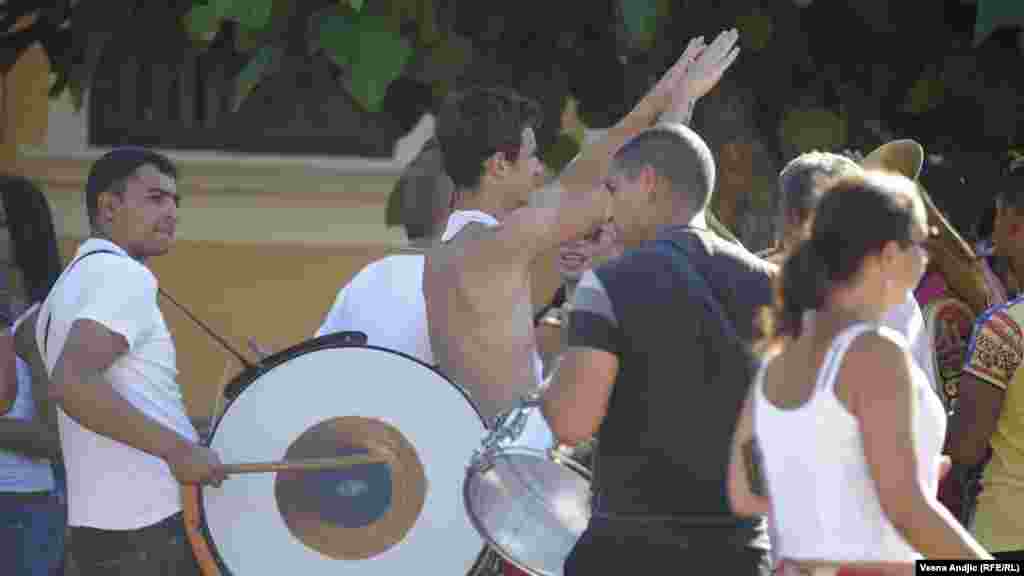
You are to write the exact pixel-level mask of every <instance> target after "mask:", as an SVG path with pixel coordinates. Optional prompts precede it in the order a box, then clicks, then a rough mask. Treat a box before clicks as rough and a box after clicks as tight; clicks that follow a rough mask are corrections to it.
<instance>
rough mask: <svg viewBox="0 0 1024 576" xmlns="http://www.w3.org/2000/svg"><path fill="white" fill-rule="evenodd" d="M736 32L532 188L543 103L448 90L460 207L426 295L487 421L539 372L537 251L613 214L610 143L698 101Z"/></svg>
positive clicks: (437, 332) (689, 59)
mask: <svg viewBox="0 0 1024 576" xmlns="http://www.w3.org/2000/svg"><path fill="white" fill-rule="evenodd" d="M737 39H738V33H737V32H736V31H734V30H730V31H726V32H723V33H722V34H720V35H719V36H718V38H717V39H716V40H715V41H714V42H713V43H712V44H711V45H710V46H705V45H704V44H703V40H702V38H697V39H694V40H692V41H691V42H690V43H689V45H688V46H687V49H686V50H685V51H684V53H683V55H682V56H681V57H680V59H679V60H678V61H677V62H676V64H675V65H673V66H672V68H670V69H669V70H668V72H666V73H665V75H664V76H663V77H662V78H661V79H660V80H659V81H658V82H657V84H655V86H654V87H653V88H652V89H651V90H650V92H648V93H647V95H645V96H644V97H643V98H642V99H641V100H640V102H638V103H637V104H636V106H635V107H634V108H633V109H632V111H630V112H629V114H627V115H626V116H625V117H624V118H623V119H622V120H620V121H619V122H618V123H617V124H616V125H615V126H613V127H611V128H610V129H608V131H607V132H606V133H605V134H604V136H603V137H602V138H601V140H599V141H598V142H596V143H594V144H593V145H591V146H588V147H587V148H585V149H584V150H583V152H582V153H581V155H580V156H579V157H578V158H576V160H574V161H573V162H572V163H571V164H570V165H569V166H568V168H566V170H565V171H564V172H563V173H562V174H561V176H560V177H559V178H558V179H557V180H556V181H555V182H553V183H551V184H550V185H548V186H547V187H545V188H544V189H543V190H541V191H540V192H539V193H537V194H535V195H534V196H533V198H532V199H531V193H532V192H533V190H532V189H533V188H534V187H535V185H536V183H537V182H538V180H539V179H540V178H541V177H542V176H543V171H542V170H541V168H540V163H539V161H538V160H537V158H536V141H535V138H534V134H533V125H534V124H535V122H536V120H537V118H538V114H537V113H536V112H535V111H536V108H537V107H536V105H534V104H532V103H530V102H529V101H527V100H525V99H523V98H521V97H519V96H517V95H515V94H510V93H507V92H502V91H496V90H483V89H474V90H470V91H468V92H466V93H462V94H455V95H453V96H452V97H450V98H449V99H448V100H447V101H446V103H445V106H444V107H443V108H442V111H441V114H440V118H439V120H438V128H437V133H438V140H439V141H440V143H441V150H442V153H443V155H444V161H445V171H446V172H448V175H449V176H450V177H451V178H452V180H453V182H454V183H455V187H456V204H455V207H456V211H455V213H453V215H452V217H451V218H450V219H449V226H448V229H447V230H446V231H445V234H444V235H443V236H442V242H441V244H439V245H438V246H436V247H434V248H432V249H430V250H429V251H428V253H427V263H426V268H425V270H424V278H423V287H424V295H425V297H426V303H427V317H428V324H429V326H430V337H431V344H432V347H433V350H434V353H435V356H436V359H437V361H438V362H439V364H440V366H441V370H442V371H443V372H444V373H445V374H447V375H448V377H449V378H452V379H453V380H454V381H455V382H456V383H457V384H459V385H461V386H463V387H465V388H466V389H468V390H469V392H470V394H472V396H473V398H474V400H475V401H476V403H477V406H478V407H479V409H480V411H481V413H482V414H483V415H484V417H485V418H487V419H488V420H489V421H493V419H494V418H495V417H496V416H497V415H499V414H501V413H502V412H504V411H507V410H508V409H510V408H513V407H514V406H515V405H516V403H517V402H519V400H520V399H521V398H523V397H524V396H526V395H527V394H529V393H531V392H533V391H535V390H536V389H537V387H538V385H539V384H540V377H539V373H540V366H539V363H540V361H539V356H538V355H537V345H536V337H535V334H534V329H533V323H532V314H531V307H532V299H531V291H530V278H529V266H530V263H531V262H532V261H533V260H534V259H535V258H536V257H537V256H538V255H539V254H541V253H543V252H545V251H547V250H551V249H554V248H555V247H557V246H558V245H559V244H561V243H562V242H565V241H567V240H571V239H574V238H577V237H580V236H583V235H585V234H586V233H588V232H589V231H591V230H593V229H594V228H595V227H597V226H599V225H601V224H602V223H603V222H605V221H607V220H608V219H609V217H610V216H611V214H610V211H611V202H610V198H609V196H608V195H607V193H606V192H605V191H604V189H603V188H602V187H600V186H598V183H599V182H600V180H601V178H603V177H604V175H605V173H606V171H607V169H608V165H609V162H610V160H611V157H612V154H613V153H614V152H615V151H616V150H617V149H618V148H619V147H620V146H622V145H623V144H624V143H625V142H626V141H627V140H629V139H630V138H632V137H633V136H636V135H637V134H639V133H640V132H641V131H642V130H644V129H645V128H648V127H649V126H651V125H652V124H654V123H655V122H656V121H657V120H658V119H659V117H661V116H662V114H663V113H665V112H671V111H679V110H686V111H689V110H690V109H691V108H692V106H693V103H694V102H695V101H696V100H697V99H698V98H700V97H701V96H703V95H704V94H706V93H707V92H708V91H710V89H711V88H712V87H713V86H714V85H715V83H717V81H718V79H719V78H720V77H721V74H722V73H723V72H724V71H725V69H726V68H728V66H729V65H730V64H731V63H732V61H733V60H734V59H735V57H736V55H737V49H734V48H733V47H734V45H735V43H736V40H737ZM677 113H678V112H677Z"/></svg>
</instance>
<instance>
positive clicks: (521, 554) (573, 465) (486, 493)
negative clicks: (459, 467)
mask: <svg viewBox="0 0 1024 576" xmlns="http://www.w3.org/2000/svg"><path fill="white" fill-rule="evenodd" d="M530 418H542V416H541V414H540V413H539V412H538V411H537V410H536V407H534V406H528V405H526V404H525V403H524V405H522V406H520V407H518V408H516V409H515V410H513V411H511V412H510V413H508V414H506V415H505V416H504V417H503V418H501V419H500V420H499V422H498V425H497V426H495V429H494V430H493V431H492V432H491V433H489V434H488V435H487V436H486V437H485V438H484V441H483V446H482V447H481V449H480V450H478V451H477V452H476V453H475V454H474V457H473V459H472V460H471V462H470V465H469V466H468V467H467V470H466V479H465V483H464V485H463V497H464V499H465V505H466V509H467V510H468V511H469V517H470V520H471V521H472V522H473V525H474V526H475V527H476V529H477V531H478V532H479V533H480V535H481V536H482V537H483V538H484V540H486V541H487V542H488V544H490V546H491V547H492V548H493V549H494V550H495V551H497V553H498V554H500V555H501V556H502V557H503V558H505V559H506V560H507V561H508V562H509V563H511V564H512V565H514V566H515V567H517V568H519V569H522V570H523V571H525V572H527V573H528V574H532V575H533V576H556V575H561V574H562V566H563V564H564V563H565V560H566V558H568V556H569V553H570V552H571V551H572V549H573V547H574V546H575V545H576V541H577V540H578V539H579V537H580V536H581V535H582V534H583V531H584V530H585V529H586V527H587V524H588V523H589V521H590V473H589V471H587V469H586V468H584V467H583V466H582V465H581V464H579V463H577V462H575V461H574V460H573V459H572V458H570V457H569V454H568V452H566V451H564V450H555V449H549V450H545V449H538V448H536V447H527V446H524V445H522V442H521V439H522V436H523V429H524V428H525V427H526V426H527V425H528V423H529V419H530ZM506 576H508V572H506Z"/></svg>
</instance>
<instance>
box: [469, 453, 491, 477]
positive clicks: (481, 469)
mask: <svg viewBox="0 0 1024 576" xmlns="http://www.w3.org/2000/svg"><path fill="white" fill-rule="evenodd" d="M494 454H495V450H494V448H484V449H482V450H477V451H475V452H473V458H471V459H470V461H469V465H468V466H466V472H467V473H468V474H472V473H477V474H483V473H485V472H487V471H488V470H490V469H491V468H493V467H494Z"/></svg>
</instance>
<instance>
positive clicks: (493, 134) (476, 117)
mask: <svg viewBox="0 0 1024 576" xmlns="http://www.w3.org/2000/svg"><path fill="white" fill-rule="evenodd" d="M541 120H542V114H541V108H540V106H539V105H538V104H537V103H536V102H534V101H533V100H530V99H529V98H525V97H523V96H520V95H519V94H517V93H516V92H513V91H511V90H506V89H502V88H481V87H474V88H470V89H468V90H466V91H464V92H455V93H452V94H450V95H449V96H448V97H447V98H445V101H444V103H443V104H442V105H441V111H440V113H439V114H438V119H437V139H438V141H439V142H440V144H441V153H442V155H443V156H444V170H445V172H447V173H448V176H449V177H451V179H452V182H454V183H455V188H456V189H457V190H476V189H477V188H479V187H480V180H481V177H482V176H483V174H484V162H485V161H486V160H487V159H488V158H490V157H491V156H493V155H494V154H495V153H497V152H502V153H504V154H505V157H506V158H508V159H509V160H510V161H512V162H515V161H516V160H518V156H519V148H520V146H522V142H523V130H525V129H526V128H533V129H534V130H536V129H537V128H538V127H539V126H540V123H541Z"/></svg>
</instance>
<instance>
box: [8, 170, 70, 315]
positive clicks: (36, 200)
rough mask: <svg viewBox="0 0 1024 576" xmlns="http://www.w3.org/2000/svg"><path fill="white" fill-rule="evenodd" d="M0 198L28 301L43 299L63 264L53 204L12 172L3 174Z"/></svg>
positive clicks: (15, 260)
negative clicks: (52, 210) (51, 207)
mask: <svg viewBox="0 0 1024 576" xmlns="http://www.w3.org/2000/svg"><path fill="white" fill-rule="evenodd" d="M0 200H2V201H3V203H4V211H5V212H6V214H7V227H8V229H9V230H10V233H11V246H12V247H13V251H14V263H15V264H16V265H17V266H18V267H19V268H20V269H21V270H22V272H23V273H24V277H25V291H26V293H27V296H28V301H29V302H30V303H31V302H41V301H42V300H44V299H45V298H46V295H47V294H48V293H49V292H50V288H52V287H53V284H54V282H56V281H57V278H58V277H59V276H60V273H61V269H62V267H63V266H62V263H61V259H60V251H59V250H58V248H57V233H56V231H55V230H54V226H53V214H52V212H51V211H50V204H49V203H48V202H47V201H46V196H44V195H43V193H42V192H41V191H40V190H39V188H37V187H36V185H35V184H33V183H32V182H30V181H29V180H27V179H25V178H22V177H20V176H11V175H0Z"/></svg>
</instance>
